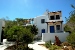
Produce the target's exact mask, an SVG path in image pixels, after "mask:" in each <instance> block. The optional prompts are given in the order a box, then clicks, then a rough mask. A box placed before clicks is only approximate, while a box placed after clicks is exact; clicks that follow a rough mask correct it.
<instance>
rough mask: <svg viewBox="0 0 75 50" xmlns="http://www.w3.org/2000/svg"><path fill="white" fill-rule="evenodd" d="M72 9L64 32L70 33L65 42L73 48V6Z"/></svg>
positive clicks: (74, 38)
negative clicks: (68, 31)
mask: <svg viewBox="0 0 75 50" xmlns="http://www.w3.org/2000/svg"><path fill="white" fill-rule="evenodd" d="M72 7H73V8H74V10H73V11H71V13H70V17H69V20H68V22H67V24H66V27H65V30H70V31H71V34H70V35H69V36H68V37H67V41H68V42H69V43H70V44H71V45H72V46H75V6H73V5H72Z"/></svg>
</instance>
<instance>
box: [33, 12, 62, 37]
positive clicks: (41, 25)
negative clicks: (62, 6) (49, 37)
mask: <svg viewBox="0 0 75 50" xmlns="http://www.w3.org/2000/svg"><path fill="white" fill-rule="evenodd" d="M56 15H59V17H60V19H56ZM50 16H54V19H53V20H51V19H50ZM42 19H45V22H44V23H41V20H42ZM59 21H60V22H59ZM61 21H62V14H61V12H59V11H57V12H55V13H54V12H46V13H45V14H43V15H41V16H37V17H36V18H34V25H36V26H37V28H38V36H41V35H42V29H45V33H51V32H50V26H54V32H55V33H56V32H63V23H61ZM51 22H52V23H51ZM53 22H54V23H53ZM57 25H60V30H57V28H56V26H57ZM54 32H53V33H54Z"/></svg>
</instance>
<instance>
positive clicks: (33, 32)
mask: <svg viewBox="0 0 75 50" xmlns="http://www.w3.org/2000/svg"><path fill="white" fill-rule="evenodd" d="M26 28H27V29H29V30H30V32H31V33H32V34H34V35H37V34H38V28H37V27H36V26H35V25H29V26H26Z"/></svg>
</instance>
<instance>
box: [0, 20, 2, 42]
mask: <svg viewBox="0 0 75 50" xmlns="http://www.w3.org/2000/svg"><path fill="white" fill-rule="evenodd" d="M1 32H2V20H1V19H0V42H1Z"/></svg>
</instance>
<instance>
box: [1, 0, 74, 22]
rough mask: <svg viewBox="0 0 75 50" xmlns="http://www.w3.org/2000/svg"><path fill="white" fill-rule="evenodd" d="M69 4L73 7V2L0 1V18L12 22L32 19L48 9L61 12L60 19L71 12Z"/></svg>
mask: <svg viewBox="0 0 75 50" xmlns="http://www.w3.org/2000/svg"><path fill="white" fill-rule="evenodd" d="M71 4H73V5H75V0H0V18H5V19H9V20H14V19H15V18H24V19H27V18H28V19H29V18H34V17H36V16H40V15H42V14H43V13H44V12H46V10H47V9H48V10H49V11H50V12H52V11H59V10H61V11H62V17H63V20H64V22H65V17H67V18H68V17H69V13H70V12H71V11H72V10H73V8H72V7H71Z"/></svg>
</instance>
